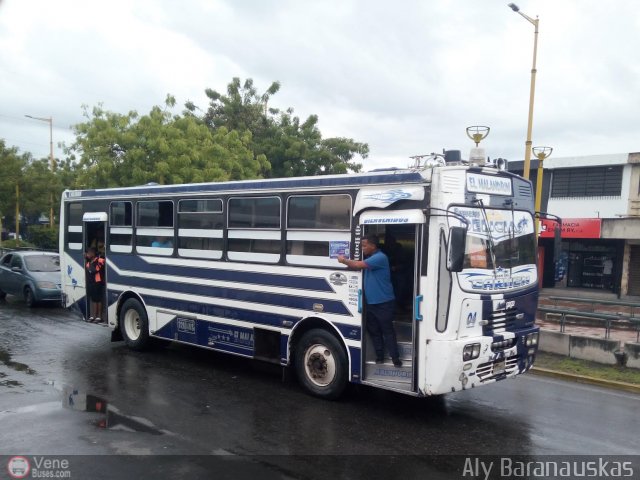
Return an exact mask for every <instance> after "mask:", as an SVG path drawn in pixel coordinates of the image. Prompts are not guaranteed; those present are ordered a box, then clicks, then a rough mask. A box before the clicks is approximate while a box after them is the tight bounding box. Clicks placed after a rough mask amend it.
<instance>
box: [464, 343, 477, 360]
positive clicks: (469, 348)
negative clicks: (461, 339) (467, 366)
mask: <svg viewBox="0 0 640 480" xmlns="http://www.w3.org/2000/svg"><path fill="white" fill-rule="evenodd" d="M479 356H480V344H479V343H470V344H468V345H465V346H464V348H463V349H462V361H463V362H468V361H469V360H473V359H474V358H478V357H479Z"/></svg>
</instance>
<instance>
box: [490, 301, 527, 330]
mask: <svg viewBox="0 0 640 480" xmlns="http://www.w3.org/2000/svg"><path fill="white" fill-rule="evenodd" d="M522 318H524V313H522V312H520V311H518V309H517V308H515V307H514V308H510V309H508V310H505V309H502V310H494V311H493V312H491V315H489V318H488V320H489V321H488V322H487V325H486V327H485V328H486V330H485V332H484V333H485V335H489V336H493V335H494V334H500V333H501V332H512V331H514V330H515V326H516V322H517V321H518V320H520V319H522Z"/></svg>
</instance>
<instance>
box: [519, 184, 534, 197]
mask: <svg viewBox="0 0 640 480" xmlns="http://www.w3.org/2000/svg"><path fill="white" fill-rule="evenodd" d="M518 193H520V196H521V197H530V196H531V185H529V184H528V183H521V184H520V185H518Z"/></svg>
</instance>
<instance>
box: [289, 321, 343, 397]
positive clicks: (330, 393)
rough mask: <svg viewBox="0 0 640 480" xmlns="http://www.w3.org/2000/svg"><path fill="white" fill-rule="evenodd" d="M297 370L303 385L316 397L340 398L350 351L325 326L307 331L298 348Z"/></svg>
mask: <svg viewBox="0 0 640 480" xmlns="http://www.w3.org/2000/svg"><path fill="white" fill-rule="evenodd" d="M295 366H296V372H297V374H298V378H299V380H300V382H301V383H302V385H303V386H304V388H305V389H306V390H307V391H308V392H309V393H311V394H312V395H315V396H316V397H321V398H326V399H330V400H333V399H336V398H338V397H339V396H340V395H341V394H342V392H343V391H344V389H345V387H346V386H347V378H348V377H347V370H348V363H347V355H346V353H345V351H344V349H343V348H342V345H341V344H340V342H339V341H338V339H337V338H336V337H334V336H333V335H331V334H330V333H329V332H327V331H326V330H321V329H314V330H309V331H308V332H306V333H305V334H304V335H303V336H302V338H301V339H300V342H298V345H297V348H296V358H295Z"/></svg>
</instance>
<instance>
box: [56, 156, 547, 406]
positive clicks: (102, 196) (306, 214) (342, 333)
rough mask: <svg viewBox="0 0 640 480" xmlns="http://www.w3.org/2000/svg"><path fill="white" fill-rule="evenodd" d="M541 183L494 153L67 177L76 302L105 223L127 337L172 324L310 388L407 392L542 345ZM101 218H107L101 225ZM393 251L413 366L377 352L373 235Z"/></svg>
mask: <svg viewBox="0 0 640 480" xmlns="http://www.w3.org/2000/svg"><path fill="white" fill-rule="evenodd" d="M533 207H534V203H533V194H532V187H531V183H530V182H529V181H528V180H525V179H523V178H521V177H519V176H517V175H514V174H512V173H509V172H506V171H504V170H500V169H498V168H495V167H491V166H477V165H468V164H465V163H463V162H454V163H452V164H445V163H444V162H441V161H439V162H431V163H430V165H429V166H417V167H416V168H409V169H403V170H388V171H377V172H370V173H359V174H348V175H332V176H316V177H303V178H286V179H271V180H247V181H237V182H223V183H203V184H190V185H166V186H165V185H155V184H154V185H146V186H139V187H129V188H109V189H95V190H76V191H65V192H64V193H63V195H62V207H61V215H60V218H61V228H60V253H61V262H62V272H63V281H62V283H63V290H64V303H65V305H66V306H67V307H72V308H76V309H78V310H79V311H80V312H81V313H82V315H84V316H85V317H87V315H88V310H87V309H88V300H87V296H86V288H85V287H86V281H85V274H84V268H83V264H84V251H85V250H86V248H87V247H88V246H89V245H90V244H91V242H92V240H93V239H94V238H96V237H97V236H99V235H100V234H102V235H104V253H103V254H104V256H105V259H106V268H105V273H106V292H105V299H104V302H103V303H104V305H105V311H104V316H105V318H106V319H107V322H108V325H109V327H110V328H111V329H112V339H113V340H114V341H119V340H124V341H125V342H126V344H127V345H128V346H129V347H131V348H133V349H143V348H145V347H146V346H147V345H148V344H149V343H150V342H151V341H153V340H154V339H163V340H171V341H174V342H179V343H183V344H189V345H194V346H199V347H202V348H207V349H211V350H215V351H219V352H226V353H230V354H234V355H240V356H243V357H249V358H254V359H258V360H262V361H267V362H272V363H276V364H278V365H282V366H291V367H293V368H294V369H295V370H296V373H297V375H298V377H299V379H300V382H301V384H302V385H303V386H304V387H305V388H306V389H307V390H308V391H309V392H310V393H312V394H314V395H317V396H320V397H324V398H336V397H338V396H339V395H340V394H341V393H342V391H343V390H344V388H345V386H346V385H347V384H348V383H349V382H351V383H360V384H366V385H371V386H375V387H379V388H383V389H388V390H394V391H397V392H402V393H405V394H409V395H415V396H428V395H437V394H443V393H447V392H455V391H459V390H464V389H468V388H472V387H478V386H481V385H486V384H490V383H493V382H495V381H497V380H502V379H506V378H512V377H515V376H516V375H518V374H521V373H524V372H525V371H527V370H528V369H529V368H531V366H532V364H533V362H534V359H535V356H536V351H537V343H538V328H537V327H536V326H535V325H534V320H535V312H536V307H537V301H538V289H539V287H538V277H537V268H536V254H537V252H536V239H535V233H534V221H535V219H534V208H533ZM99 232H100V233H99ZM365 235H376V236H377V237H378V238H379V239H380V243H381V249H382V250H383V251H385V252H386V254H387V255H388V257H389V259H390V263H391V268H392V279H393V284H394V289H395V295H396V302H397V308H396V316H395V320H394V325H395V330H396V334H397V337H398V344H399V348H400V353H401V359H402V361H403V366H402V367H401V368H396V367H394V366H393V364H392V362H391V359H389V358H387V359H385V362H384V363H383V364H376V362H375V352H374V351H373V348H372V344H371V341H370V339H368V334H367V331H366V328H365V324H364V318H365V315H366V305H365V303H364V302H363V277H362V272H360V271H353V270H349V269H347V268H346V267H345V266H344V265H342V264H340V263H338V261H337V257H338V255H341V254H344V255H346V256H348V257H350V258H355V259H360V258H361V251H360V240H361V238H363V237H364V236H365Z"/></svg>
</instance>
